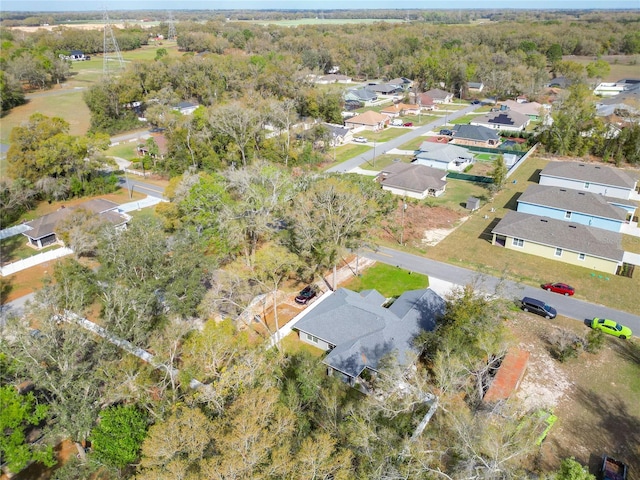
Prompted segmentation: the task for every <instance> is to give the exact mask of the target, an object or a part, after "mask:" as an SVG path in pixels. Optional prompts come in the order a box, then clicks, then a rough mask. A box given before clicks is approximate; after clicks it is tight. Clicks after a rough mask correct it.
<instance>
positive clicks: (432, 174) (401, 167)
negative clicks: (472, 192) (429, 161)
mask: <svg viewBox="0 0 640 480" xmlns="http://www.w3.org/2000/svg"><path fill="white" fill-rule="evenodd" d="M382 171H383V173H386V174H387V177H386V178H385V179H384V180H382V182H380V183H381V185H383V186H385V187H390V188H400V189H403V190H410V191H412V192H418V193H422V192H424V191H425V190H427V189H429V188H433V189H435V190H440V189H441V188H442V187H444V186H445V185H446V184H447V182H446V180H444V178H445V177H446V176H447V173H446V172H443V171H442V170H439V169H437V168H431V167H427V166H426V165H416V164H412V163H402V162H397V163H392V164H391V165H389V166H387V167H385V168H383V169H382Z"/></svg>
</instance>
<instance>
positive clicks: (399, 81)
mask: <svg viewBox="0 0 640 480" xmlns="http://www.w3.org/2000/svg"><path fill="white" fill-rule="evenodd" d="M387 83H388V84H389V85H396V86H397V87H400V88H401V89H402V91H403V92H406V91H407V90H409V89H410V88H411V87H412V86H413V80H410V79H408V78H405V77H399V78H392V79H391V80H389V81H388V82H387Z"/></svg>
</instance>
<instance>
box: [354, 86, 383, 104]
mask: <svg viewBox="0 0 640 480" xmlns="http://www.w3.org/2000/svg"><path fill="white" fill-rule="evenodd" d="M348 93H351V94H353V95H355V96H356V97H358V98H359V99H360V100H362V101H371V100H375V99H376V98H378V96H377V95H376V93H375V92H372V91H371V90H369V89H368V88H352V89H350V90H348Z"/></svg>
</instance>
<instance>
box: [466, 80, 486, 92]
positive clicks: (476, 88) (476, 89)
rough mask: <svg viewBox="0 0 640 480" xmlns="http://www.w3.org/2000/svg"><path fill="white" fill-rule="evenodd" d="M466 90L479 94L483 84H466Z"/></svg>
mask: <svg viewBox="0 0 640 480" xmlns="http://www.w3.org/2000/svg"><path fill="white" fill-rule="evenodd" d="M467 88H468V89H469V91H470V92H481V91H482V90H484V83H482V82H467Z"/></svg>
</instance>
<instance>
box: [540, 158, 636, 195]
mask: <svg viewBox="0 0 640 480" xmlns="http://www.w3.org/2000/svg"><path fill="white" fill-rule="evenodd" d="M540 176H548V177H557V178H565V179H568V180H578V181H581V182H590V183H595V184H600V185H607V186H611V187H621V188H629V189H633V188H634V187H635V185H636V182H637V180H636V179H635V178H632V177H631V176H630V175H629V174H627V173H626V172H624V171H623V170H620V169H618V168H612V167H607V166H606V165H603V164H601V163H582V162H549V163H548V164H547V166H546V167H544V168H543V169H542V171H541V172H540Z"/></svg>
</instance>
